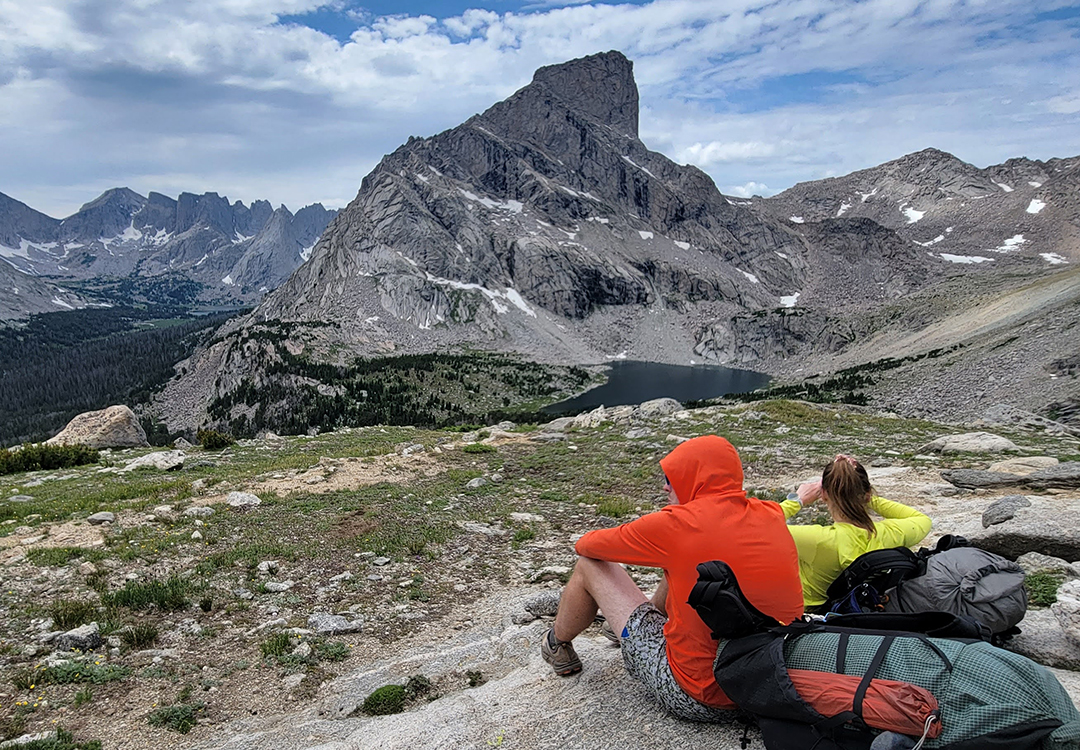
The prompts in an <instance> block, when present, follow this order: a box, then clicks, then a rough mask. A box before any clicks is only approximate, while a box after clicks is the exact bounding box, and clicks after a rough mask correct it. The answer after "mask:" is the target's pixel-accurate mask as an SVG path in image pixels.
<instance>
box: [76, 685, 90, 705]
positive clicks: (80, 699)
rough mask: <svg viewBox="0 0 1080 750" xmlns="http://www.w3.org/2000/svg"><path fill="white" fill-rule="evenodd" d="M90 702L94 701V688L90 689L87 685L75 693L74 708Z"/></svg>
mask: <svg viewBox="0 0 1080 750" xmlns="http://www.w3.org/2000/svg"><path fill="white" fill-rule="evenodd" d="M92 700H94V688H92V687H90V686H89V685H87V686H86V687H84V688H83V689H82V690H80V691H79V692H77V693H75V699H74V703H75V707H76V708H78V707H79V706H82V705H85V704H87V703H89V702H90V701H92Z"/></svg>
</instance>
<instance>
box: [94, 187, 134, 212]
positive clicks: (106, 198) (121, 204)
mask: <svg viewBox="0 0 1080 750" xmlns="http://www.w3.org/2000/svg"><path fill="white" fill-rule="evenodd" d="M144 203H146V198H143V197H142V196H141V195H139V194H138V193H136V192H135V191H134V190H132V189H131V188H126V187H116V188H109V189H108V190H106V191H105V192H104V193H102V194H101V195H99V196H98V197H97V198H94V200H92V201H90V202H89V203H84V204H83V206H82V208H80V209H79V212H80V213H81V212H83V211H92V210H94V209H100V208H104V207H106V206H109V207H115V208H117V209H121V210H129V209H132V208H134V209H135V210H138V209H139V208H141V207H142V206H143V204H144Z"/></svg>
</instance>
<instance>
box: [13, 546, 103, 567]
mask: <svg viewBox="0 0 1080 750" xmlns="http://www.w3.org/2000/svg"><path fill="white" fill-rule="evenodd" d="M88 551H89V550H85V549H83V548H82V547H38V548H37V549H32V550H29V551H28V552H27V553H26V559H27V560H29V561H30V562H32V563H33V564H34V565H40V566H50V567H59V566H61V565H67V564H68V563H69V562H71V561H72V560H75V559H77V558H80V557H83V556H85V555H86V554H87V552H88Z"/></svg>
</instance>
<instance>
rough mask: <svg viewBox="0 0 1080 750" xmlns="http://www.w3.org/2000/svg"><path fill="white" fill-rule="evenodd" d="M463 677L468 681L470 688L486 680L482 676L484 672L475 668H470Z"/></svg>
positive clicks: (478, 685)
mask: <svg viewBox="0 0 1080 750" xmlns="http://www.w3.org/2000/svg"><path fill="white" fill-rule="evenodd" d="M465 679H466V680H468V681H469V687H471V688H474V687H480V686H481V685H483V684H484V683H485V682H487V680H486V679H485V678H484V673H483V672H481V671H479V670H475V669H470V670H469V671H468V672H466V673H465Z"/></svg>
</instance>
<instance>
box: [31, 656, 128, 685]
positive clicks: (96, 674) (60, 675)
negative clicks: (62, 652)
mask: <svg viewBox="0 0 1080 750" xmlns="http://www.w3.org/2000/svg"><path fill="white" fill-rule="evenodd" d="M129 674H131V670H130V669H128V668H126V667H120V666H117V665H114V664H95V663H93V662H78V661H65V662H60V663H59V664H54V665H52V666H49V667H45V668H44V669H38V670H37V671H36V672H34V678H35V679H36V680H37V684H39V685H75V684H79V683H83V682H92V683H93V684H95V685H101V684H102V683H105V682H113V681H114V680H122V679H124V678H125V677H127V676H128V675H129Z"/></svg>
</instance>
